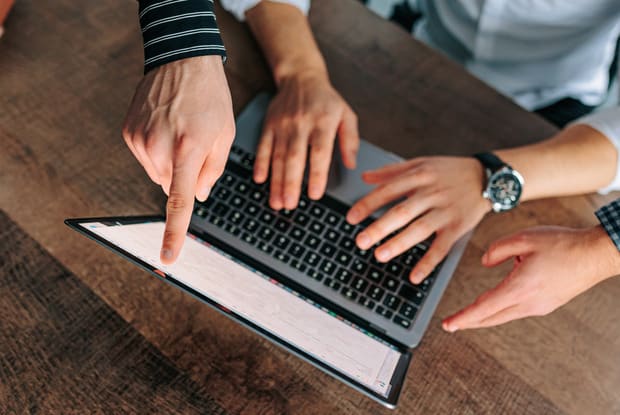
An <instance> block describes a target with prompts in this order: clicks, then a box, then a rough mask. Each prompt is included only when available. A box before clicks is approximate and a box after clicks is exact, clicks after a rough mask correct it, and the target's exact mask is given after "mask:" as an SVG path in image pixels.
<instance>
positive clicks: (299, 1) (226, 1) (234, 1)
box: [220, 0, 310, 22]
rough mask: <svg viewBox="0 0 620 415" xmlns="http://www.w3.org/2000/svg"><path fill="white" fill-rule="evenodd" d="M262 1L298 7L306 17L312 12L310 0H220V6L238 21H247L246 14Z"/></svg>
mask: <svg viewBox="0 0 620 415" xmlns="http://www.w3.org/2000/svg"><path fill="white" fill-rule="evenodd" d="M261 1H273V2H276V3H284V4H290V5H291V6H295V7H297V8H298V9H299V10H301V12H302V13H303V14H305V15H308V11H309V10H310V0H220V4H221V5H222V7H224V9H226V10H228V11H229V12H230V13H232V14H233V15H234V16H235V17H236V18H237V20H239V21H241V22H242V21H244V20H245V12H246V11H248V10H250V9H251V8H252V7H254V6H256V5H257V4H258V3H260V2H261Z"/></svg>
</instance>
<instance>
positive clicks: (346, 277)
mask: <svg viewBox="0 0 620 415" xmlns="http://www.w3.org/2000/svg"><path fill="white" fill-rule="evenodd" d="M352 276H353V274H351V273H350V272H349V271H347V270H346V269H344V268H339V269H338V271H337V272H336V275H334V278H335V279H337V280H338V281H340V282H342V283H344V284H348V283H349V281H351V277H352Z"/></svg>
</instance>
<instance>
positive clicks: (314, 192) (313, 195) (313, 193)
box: [308, 186, 321, 200]
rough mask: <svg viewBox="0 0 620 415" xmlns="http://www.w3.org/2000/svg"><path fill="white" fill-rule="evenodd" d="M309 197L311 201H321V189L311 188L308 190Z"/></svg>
mask: <svg viewBox="0 0 620 415" xmlns="http://www.w3.org/2000/svg"><path fill="white" fill-rule="evenodd" d="M308 197H310V199H314V200H316V199H320V198H321V189H320V188H319V187H318V186H311V187H310V188H308Z"/></svg>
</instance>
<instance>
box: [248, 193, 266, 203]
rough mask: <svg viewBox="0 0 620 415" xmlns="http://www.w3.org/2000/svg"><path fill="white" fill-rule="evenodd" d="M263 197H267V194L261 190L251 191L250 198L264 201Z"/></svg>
mask: <svg viewBox="0 0 620 415" xmlns="http://www.w3.org/2000/svg"><path fill="white" fill-rule="evenodd" d="M263 197H265V194H264V193H263V192H261V191H260V190H254V191H252V192H251V193H250V199H252V200H253V201H255V202H256V203H260V202H262V201H263Z"/></svg>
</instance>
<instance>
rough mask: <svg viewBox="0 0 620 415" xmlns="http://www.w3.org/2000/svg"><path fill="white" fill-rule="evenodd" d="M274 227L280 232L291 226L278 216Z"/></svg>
mask: <svg viewBox="0 0 620 415" xmlns="http://www.w3.org/2000/svg"><path fill="white" fill-rule="evenodd" d="M275 227H276V229H277V230H279V231H280V232H286V231H287V230H288V228H290V227H291V224H290V223H289V222H287V221H285V220H284V219H282V218H278V220H276V224H275Z"/></svg>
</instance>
